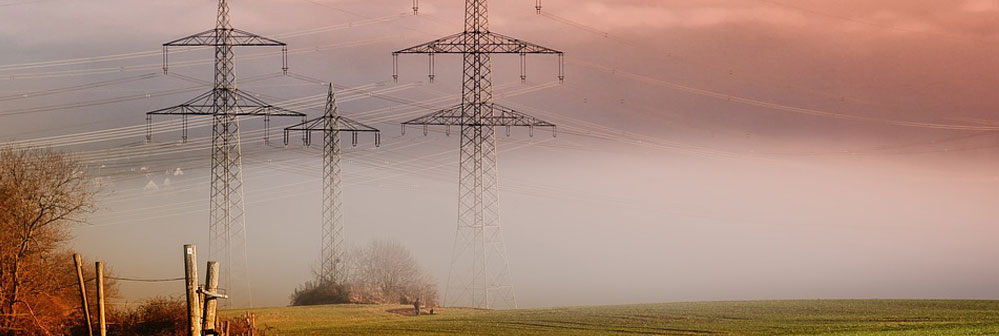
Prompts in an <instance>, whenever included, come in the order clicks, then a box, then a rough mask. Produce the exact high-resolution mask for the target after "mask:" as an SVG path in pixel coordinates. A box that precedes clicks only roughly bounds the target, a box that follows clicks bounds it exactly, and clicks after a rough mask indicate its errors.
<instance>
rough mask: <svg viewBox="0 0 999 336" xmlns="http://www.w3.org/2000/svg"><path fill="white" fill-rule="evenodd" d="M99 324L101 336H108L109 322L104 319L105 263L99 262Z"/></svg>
mask: <svg viewBox="0 0 999 336" xmlns="http://www.w3.org/2000/svg"><path fill="white" fill-rule="evenodd" d="M96 274H97V323H98V325H99V326H100V327H99V329H98V330H99V331H100V335H101V336H107V335H108V326H107V321H106V319H105V317H104V263H102V262H100V261H98V262H97V272H96Z"/></svg>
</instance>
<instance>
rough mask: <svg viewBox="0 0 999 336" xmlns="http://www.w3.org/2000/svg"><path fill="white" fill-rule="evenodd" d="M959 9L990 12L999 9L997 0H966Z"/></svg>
mask: <svg viewBox="0 0 999 336" xmlns="http://www.w3.org/2000/svg"><path fill="white" fill-rule="evenodd" d="M961 9H962V10H964V11H968V12H973V13H981V12H991V11H996V10H999V1H997V0H967V1H965V2H964V5H962V6H961Z"/></svg>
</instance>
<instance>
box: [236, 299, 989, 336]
mask: <svg viewBox="0 0 999 336" xmlns="http://www.w3.org/2000/svg"><path fill="white" fill-rule="evenodd" d="M402 308H405V307H403V306H372V305H336V306H315V307H283V308H261V309H251V310H249V311H250V312H253V313H255V314H256V315H257V321H258V326H266V327H267V328H268V335H999V301H951V300H816V301H748V302H703V303H667V304H648V305H624V306H603V307H566V308H542V309H522V310H506V311H486V310H473V309H440V310H438V311H437V312H438V314H437V315H434V316H406V315H403V314H400V313H395V312H392V311H394V310H398V309H402ZM410 308H411V307H410ZM243 312H245V310H241V311H228V312H226V313H225V314H226V315H228V316H235V315H240V314H242V313H243Z"/></svg>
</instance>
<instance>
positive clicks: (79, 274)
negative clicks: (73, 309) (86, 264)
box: [73, 253, 94, 336]
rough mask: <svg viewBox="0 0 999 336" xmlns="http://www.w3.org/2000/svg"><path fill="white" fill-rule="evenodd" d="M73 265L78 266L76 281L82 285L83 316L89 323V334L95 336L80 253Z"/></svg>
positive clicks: (74, 258) (76, 255) (77, 254)
mask: <svg viewBox="0 0 999 336" xmlns="http://www.w3.org/2000/svg"><path fill="white" fill-rule="evenodd" d="M73 263H75V264H76V279H77V281H78V282H79V283H80V301H81V302H83V316H84V321H86V323H87V334H88V335H90V336H94V328H93V323H91V321H90V305H89V304H87V286H86V284H85V283H84V280H83V258H81V257H80V254H79V253H74V254H73Z"/></svg>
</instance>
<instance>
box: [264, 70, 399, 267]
mask: <svg viewBox="0 0 999 336" xmlns="http://www.w3.org/2000/svg"><path fill="white" fill-rule="evenodd" d="M291 131H301V132H304V133H305V134H304V137H303V138H302V140H303V141H304V142H305V145H306V146H308V145H311V144H312V137H311V133H312V132H323V227H322V247H321V248H320V256H319V274H318V276H319V279H318V280H319V282H320V283H324V284H329V283H333V284H337V285H342V284H343V283H344V281H345V280H346V279H347V262H346V258H345V255H346V253H347V251H346V248H347V246H346V245H345V243H344V240H345V239H344V233H343V212H342V211H341V204H342V203H343V198H342V197H343V196H342V195H343V194H342V193H343V191H342V190H343V189H341V183H340V182H341V179H340V133H341V132H349V133H351V144H352V145H354V146H357V134H358V133H362V132H371V133H374V134H375V146H378V145H379V144H380V142H381V134H380V133H379V131H378V130H377V129H375V128H373V127H370V126H368V125H365V124H362V123H359V122H356V121H354V120H351V119H349V118H347V117H343V116H341V115H340V112H339V109H338V108H337V105H336V95H335V94H334V92H333V83H330V90H329V94H328V95H327V97H326V111H325V113H324V114H323V116H322V117H319V118H315V119H312V120H309V121H305V122H303V123H300V124H297V125H294V126H291V127H288V128H285V129H284V144H285V145H287V144H288V134H289V133H290V132H291Z"/></svg>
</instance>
